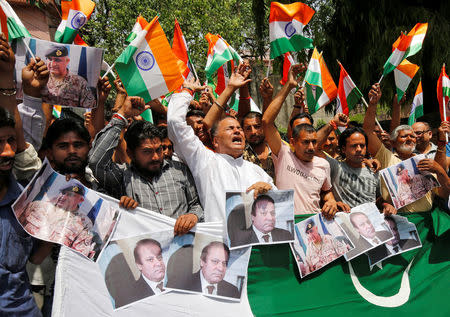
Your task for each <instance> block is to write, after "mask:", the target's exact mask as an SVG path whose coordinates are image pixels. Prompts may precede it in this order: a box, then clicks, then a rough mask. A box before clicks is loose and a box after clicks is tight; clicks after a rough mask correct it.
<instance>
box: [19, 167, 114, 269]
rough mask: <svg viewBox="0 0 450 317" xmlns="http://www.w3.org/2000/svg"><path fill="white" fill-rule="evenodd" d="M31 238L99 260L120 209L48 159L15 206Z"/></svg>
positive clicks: (20, 221)
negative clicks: (62, 172) (61, 170)
mask: <svg viewBox="0 0 450 317" xmlns="http://www.w3.org/2000/svg"><path fill="white" fill-rule="evenodd" d="M12 208H13V210H14V214H15V216H16V218H17V220H18V221H19V223H20V224H21V226H22V227H23V228H24V229H25V231H26V232H27V233H29V234H30V235H31V236H33V237H35V238H37V239H40V240H45V241H49V242H54V243H58V244H61V245H65V246H67V247H69V248H71V249H72V250H74V251H76V252H78V253H80V254H82V255H84V256H86V257H87V258H89V259H91V260H93V261H95V260H96V259H97V258H98V256H99V254H100V252H101V250H102V249H103V247H104V246H105V244H106V242H107V241H108V239H109V237H110V236H111V233H112V231H113V229H114V227H115V225H116V223H117V220H118V217H119V210H118V209H116V208H114V207H112V206H111V205H110V204H109V203H108V202H107V201H106V200H104V199H103V198H101V197H100V196H99V195H98V194H97V192H95V191H93V190H91V189H89V188H87V187H85V186H84V185H82V184H81V183H80V182H79V181H77V180H75V179H70V180H69V181H67V180H66V177H65V176H63V175H61V174H58V173H57V172H55V171H54V170H53V169H52V167H51V166H50V163H49V162H48V160H47V159H45V161H44V163H43V165H42V168H41V169H40V170H39V171H38V172H37V173H36V175H35V176H34V177H33V179H32V180H31V182H30V183H29V184H28V186H27V187H26V188H25V189H24V191H23V192H22V194H21V195H20V196H19V197H18V198H17V200H16V201H15V202H14V204H13V205H12Z"/></svg>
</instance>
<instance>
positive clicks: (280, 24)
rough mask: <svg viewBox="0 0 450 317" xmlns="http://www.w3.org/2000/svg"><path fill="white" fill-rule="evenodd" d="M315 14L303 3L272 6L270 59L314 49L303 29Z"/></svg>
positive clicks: (273, 3) (273, 4)
mask: <svg viewBox="0 0 450 317" xmlns="http://www.w3.org/2000/svg"><path fill="white" fill-rule="evenodd" d="M314 13H315V11H314V10H313V9H311V8H310V7H308V6H307V5H306V4H304V3H301V2H295V3H291V4H281V3H278V2H272V3H271V4H270V17H269V39H270V59H274V58H275V57H277V56H280V55H282V54H284V53H287V52H296V51H300V50H302V49H304V48H313V45H312V40H311V39H309V38H306V37H305V36H303V28H304V27H305V25H307V24H308V23H309V21H310V20H311V18H312V16H313V15H314Z"/></svg>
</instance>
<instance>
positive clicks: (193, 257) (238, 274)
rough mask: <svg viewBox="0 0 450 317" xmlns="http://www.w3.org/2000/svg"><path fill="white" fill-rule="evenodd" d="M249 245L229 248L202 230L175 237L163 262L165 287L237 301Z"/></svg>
mask: <svg viewBox="0 0 450 317" xmlns="http://www.w3.org/2000/svg"><path fill="white" fill-rule="evenodd" d="M250 251H251V248H240V249H237V250H230V249H229V248H228V246H227V245H226V244H225V243H224V241H223V239H222V238H221V237H218V236H212V235H208V234H204V233H198V232H196V233H188V234H186V235H184V236H181V237H178V236H177V237H175V238H174V240H173V242H172V245H171V248H170V250H169V260H168V262H167V279H168V280H167V285H166V286H167V288H170V289H174V290H179V291H184V292H189V293H201V294H203V295H205V296H210V297H218V298H223V299H228V300H232V301H239V300H240V298H241V293H242V289H243V288H244V287H245V283H246V279H247V268H248V262H249V259H250Z"/></svg>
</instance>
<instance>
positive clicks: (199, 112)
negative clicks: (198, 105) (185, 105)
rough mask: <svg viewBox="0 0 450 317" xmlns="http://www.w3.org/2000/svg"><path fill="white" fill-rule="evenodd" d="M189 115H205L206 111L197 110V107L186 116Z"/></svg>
mask: <svg viewBox="0 0 450 317" xmlns="http://www.w3.org/2000/svg"><path fill="white" fill-rule="evenodd" d="M188 117H202V118H204V117H205V113H204V112H203V111H201V110H197V109H192V110H189V111H188V113H186V118H188Z"/></svg>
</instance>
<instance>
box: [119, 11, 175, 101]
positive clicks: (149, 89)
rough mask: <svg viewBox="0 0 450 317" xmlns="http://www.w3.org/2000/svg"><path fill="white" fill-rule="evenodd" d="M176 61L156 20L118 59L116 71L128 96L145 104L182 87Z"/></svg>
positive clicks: (148, 25)
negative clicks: (141, 100)
mask: <svg viewBox="0 0 450 317" xmlns="http://www.w3.org/2000/svg"><path fill="white" fill-rule="evenodd" d="M176 61H177V59H176V57H175V55H174V54H173V52H172V49H171V47H170V45H169V42H168V41H167V38H166V35H165V34H164V31H163V29H162V28H161V25H160V24H159V22H158V17H155V18H154V19H153V20H152V21H151V22H150V23H148V24H147V25H146V26H145V28H144V29H143V30H142V31H141V32H140V33H139V34H138V36H137V37H136V38H135V39H134V40H133V41H132V42H131V43H130V45H128V47H127V48H126V49H125V50H124V51H123V52H122V54H120V56H119V57H118V58H117V60H116V70H117V73H118V74H119V76H120V79H121V80H122V83H123V85H124V87H125V89H126V91H127V93H128V95H129V96H139V97H142V98H144V100H145V102H148V101H150V100H153V99H155V98H158V97H160V96H162V95H165V94H167V93H168V92H170V91H174V90H175V89H177V88H179V87H180V86H181V85H182V84H183V81H184V80H183V77H182V76H181V73H180V70H179V69H178V66H177V62H176Z"/></svg>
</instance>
